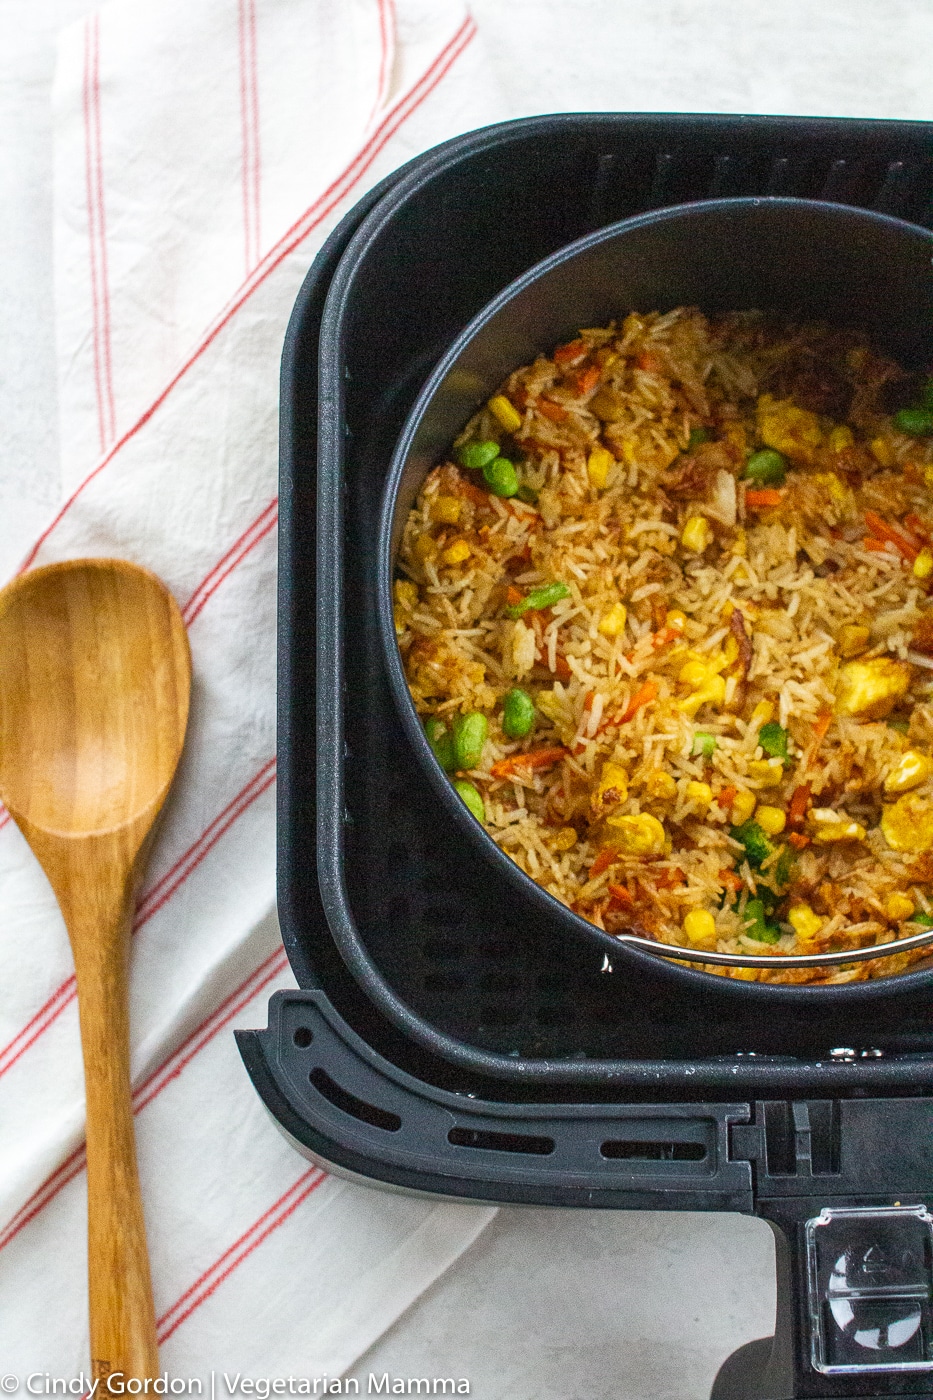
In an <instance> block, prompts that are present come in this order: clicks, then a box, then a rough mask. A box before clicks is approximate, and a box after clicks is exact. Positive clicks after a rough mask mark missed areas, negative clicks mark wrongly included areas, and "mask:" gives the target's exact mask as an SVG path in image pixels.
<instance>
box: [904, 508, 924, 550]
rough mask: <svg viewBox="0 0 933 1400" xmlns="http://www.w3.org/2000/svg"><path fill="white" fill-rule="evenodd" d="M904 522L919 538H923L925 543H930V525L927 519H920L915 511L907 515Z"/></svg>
mask: <svg viewBox="0 0 933 1400" xmlns="http://www.w3.org/2000/svg"><path fill="white" fill-rule="evenodd" d="M904 524H905V525H906V527H907V529H908V530H909V531H910V533H911V534H912V535H916V536H917V538H918V539H919V540H923V542H924V544H929V543H930V527H929V525H927V523H926V521H924V520H921V519H920V516H919V515H914V514H913V513H911V514H910V515H905V516H904Z"/></svg>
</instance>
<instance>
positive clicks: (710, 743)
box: [690, 729, 716, 758]
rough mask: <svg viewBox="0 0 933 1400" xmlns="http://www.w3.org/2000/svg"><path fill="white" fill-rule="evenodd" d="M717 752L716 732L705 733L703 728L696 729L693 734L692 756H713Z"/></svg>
mask: <svg viewBox="0 0 933 1400" xmlns="http://www.w3.org/2000/svg"><path fill="white" fill-rule="evenodd" d="M715 752H716V736H715V735H714V734H704V732H703V730H702V729H698V730H696V732H695V733H694V736H693V747H692V748H691V750H690V757H691V758H712V756H713V754H714V753H715Z"/></svg>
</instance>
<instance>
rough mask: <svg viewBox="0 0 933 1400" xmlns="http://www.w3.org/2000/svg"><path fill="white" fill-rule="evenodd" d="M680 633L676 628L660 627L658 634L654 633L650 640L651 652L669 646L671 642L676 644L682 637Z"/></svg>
mask: <svg viewBox="0 0 933 1400" xmlns="http://www.w3.org/2000/svg"><path fill="white" fill-rule="evenodd" d="M682 635H683V634H682V632H681V631H680V629H679V628H677V627H662V628H661V630H660V632H655V634H654V636H653V637H652V638H651V650H652V651H660V650H661V648H662V647H666V646H669V645H670V644H671V642H676V641H677V638H678V637H680V636H682Z"/></svg>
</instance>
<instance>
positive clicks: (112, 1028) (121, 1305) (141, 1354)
mask: <svg viewBox="0 0 933 1400" xmlns="http://www.w3.org/2000/svg"><path fill="white" fill-rule="evenodd" d="M106 893H107V892H106V891H102V890H101V889H100V888H98V889H97V891H96V894H97V899H93V898H92V899H91V900H90V901H89V902H88V904H85V906H84V910H83V911H79V910H78V909H76V908H75V907H74V906H72V908H71V909H69V910H68V912H67V915H66V918H67V922H68V925H69V932H70V933H71V935H72V946H73V948H74V951H75V969H76V973H77V980H78V999H79V1007H80V1018H81V1045H82V1049H83V1052H84V1079H85V1086H86V1092H87V1197H88V1293H89V1310H90V1332H91V1366H92V1373H93V1378H95V1379H97V1378H99V1379H100V1380H101V1381H103V1380H104V1379H105V1378H106V1377H107V1376H108V1375H110V1374H111V1373H113V1372H114V1371H121V1372H123V1374H124V1376H126V1377H127V1378H128V1377H130V1376H136V1377H139V1378H141V1379H146V1378H147V1377H155V1376H157V1375H158V1370H159V1355H158V1346H157V1342H156V1325H155V1311H154V1308H153V1304H152V1283H151V1280H150V1275H149V1256H148V1253H147V1250H146V1226H145V1221H144V1218H143V1206H142V1197H141V1195H140V1190H139V1176H138V1173H137V1167H136V1143H135V1138H134V1134H133V1107H132V1098H131V1089H130V1048H129V1009H128V985H127V983H128V979H127V965H128V953H129V930H128V922H129V912H130V908H131V905H129V907H126V904H125V899H124V896H123V893H122V892H115V893H117V894H118V897H117V898H116V899H113V900H110V899H108V898H107V897H106ZM101 895H103V896H104V897H103V898H101ZM108 905H109V906H110V907H109V908H108V907H107V906H108ZM95 906H96V908H95ZM88 917H96V919H97V920H99V921H102V922H103V923H104V924H105V925H106V924H108V923H109V924H110V927H109V928H103V929H101V928H100V926H98V930H97V937H96V938H94V939H91V938H79V937H75V932H76V930H75V927H74V925H75V924H76V923H77V924H81V923H82V922H83V921H84V920H85V919H87V918H88Z"/></svg>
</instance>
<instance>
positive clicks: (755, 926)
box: [743, 899, 781, 943]
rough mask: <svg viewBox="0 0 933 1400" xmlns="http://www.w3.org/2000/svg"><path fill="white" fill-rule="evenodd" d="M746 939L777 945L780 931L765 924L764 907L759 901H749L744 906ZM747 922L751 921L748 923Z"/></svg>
mask: <svg viewBox="0 0 933 1400" xmlns="http://www.w3.org/2000/svg"><path fill="white" fill-rule="evenodd" d="M743 918H744V920H745V924H746V927H745V930H744V932H745V936H746V938H754V939H755V940H756V942H758V943H777V941H778V939H779V938H780V937H781V930H780V929H779V928H775V927H774V925H773V924H769V923H766V922H765V906H764V904H763V902H762V901H761V900H760V899H750V900H749V901H748V903H747V904H746V906H745V913H744V915H743ZM749 920H750V921H751V922H750V923H749Z"/></svg>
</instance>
